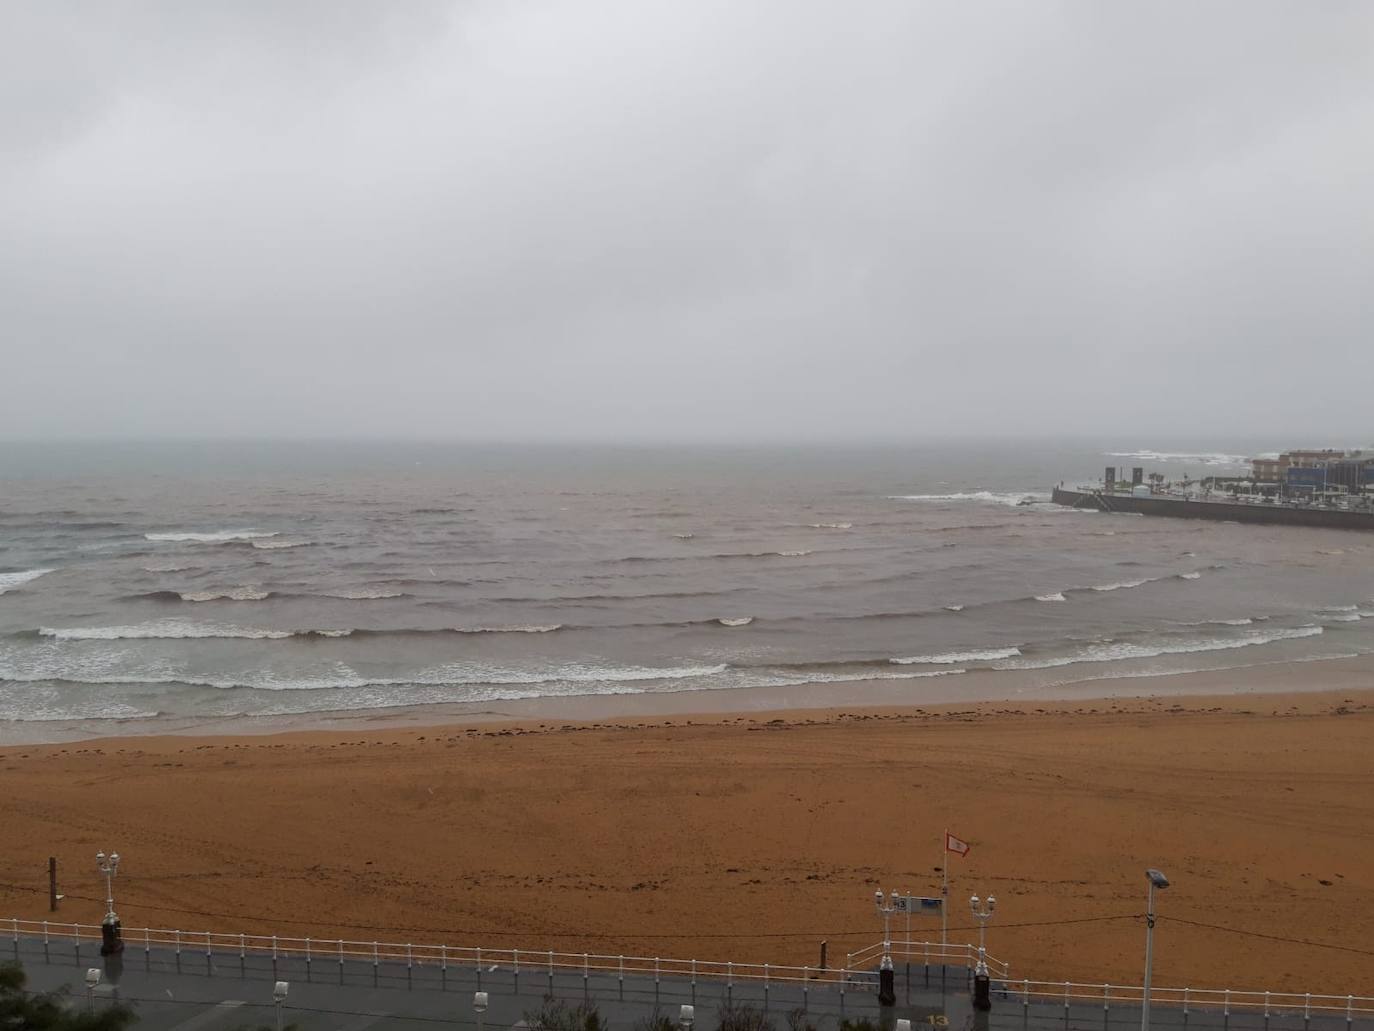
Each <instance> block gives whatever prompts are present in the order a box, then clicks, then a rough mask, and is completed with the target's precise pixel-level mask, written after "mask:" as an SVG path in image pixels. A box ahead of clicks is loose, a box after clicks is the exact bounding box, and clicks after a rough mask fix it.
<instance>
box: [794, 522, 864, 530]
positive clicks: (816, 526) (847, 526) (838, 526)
mask: <svg viewBox="0 0 1374 1031" xmlns="http://www.w3.org/2000/svg"><path fill="white" fill-rule="evenodd" d="M806 525H807V526H809V527H811V529H813V530H851V529H853V528H854V524H853V523H807V524H806Z"/></svg>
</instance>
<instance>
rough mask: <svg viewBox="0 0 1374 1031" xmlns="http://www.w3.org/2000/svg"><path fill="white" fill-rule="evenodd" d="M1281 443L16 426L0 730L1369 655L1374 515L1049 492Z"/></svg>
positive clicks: (3, 567)
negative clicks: (702, 440) (536, 438)
mask: <svg viewBox="0 0 1374 1031" xmlns="http://www.w3.org/2000/svg"><path fill="white" fill-rule="evenodd" d="M1282 444H1283V442H1260V441H1239V442H1235V441H1231V442H1209V441H1201V442H1194V444H1193V446H1192V447H1185V446H1183V445H1179V444H1174V445H1173V446H1171V447H1165V446H1164V445H1163V444H1161V443H1160V442H1158V441H1130V442H1116V443H1112V442H1106V443H1104V442H1099V441H1081V440H1079V441H1034V440H1030V441H1026V440H998V441H988V440H958V439H953V440H931V441H922V442H912V443H910V444H905V445H895V444H884V445H871V446H858V445H854V446H845V447H803V446H789V447H782V446H758V447H745V446H731V447H726V446H711V447H707V446H697V447H688V446H673V447H669V446H608V445H597V446H592V445H586V446H576V445H539V446H535V445H501V446H497V445H475V444H452V443H442V442H377V441H371V442H339V441H330V442H300V441H253V442H176V443H171V442H118V443H115V442H102V443H71V442H67V443H37V442H9V443H5V444H0V735H3V734H4V728H5V727H9V728H10V730H11V731H12V732H13V731H15V730H16V729H22V728H29V729H30V730H33V729H34V725H35V724H39V723H47V724H54V725H56V724H63V725H67V726H79V727H80V728H81V729H82V732H83V733H84V734H87V735H92V736H99V735H101V734H106V733H110V734H113V733H120V732H127V731H126V730H125V729H124V728H126V727H127V726H128V725H129V723H130V721H136V722H137V723H138V725H139V726H140V727H142V728H145V729H147V728H152V729H156V728H157V727H158V726H160V725H166V726H168V727H171V726H185V725H188V724H194V723H195V722H196V721H205V720H219V721H224V720H228V721H230V725H231V726H232V722H233V721H234V720H236V719H243V720H253V719H254V718H262V717H267V718H277V719H285V718H295V719H296V721H297V722H300V721H301V720H304V722H305V723H307V724H308V723H309V719H310V717H312V716H319V715H322V714H327V713H341V712H342V713H356V712H361V711H374V710H381V709H390V708H392V707H396V706H426V705H434V704H438V703H481V704H490V703H499V702H501V701H503V700H513V699H526V700H536V701H538V700H540V699H547V698H566V697H568V696H581V695H624V694H648V693H657V692H680V691H697V692H711V691H715V690H720V689H727V688H741V687H748V688H757V689H761V690H763V691H776V692H779V693H780V694H779V697H782V696H783V694H785V692H787V691H788V689H789V688H792V687H795V686H796V685H801V684H815V683H835V684H841V683H848V682H852V681H870V680H887V681H892V682H894V683H895V684H898V685H900V687H901V690H902V692H903V695H902V697H904V698H909V699H910V701H911V702H912V703H915V704H919V703H920V702H921V701H922V700H923V699H927V698H930V697H932V695H933V693H934V691H935V688H936V685H937V684H938V692H939V694H940V695H941V696H942V697H957V694H958V678H959V677H961V676H964V675H966V674H968V673H970V672H974V671H989V672H993V673H997V672H1005V673H1006V674H1008V677H1009V679H1008V684H1010V683H1011V682H1012V679H1011V678H1012V677H1014V678H1015V680H1016V683H1017V684H1024V683H1026V682H1027V678H1029V680H1030V682H1032V683H1034V684H1036V685H1037V686H1038V687H1040V688H1042V689H1050V690H1052V689H1053V688H1055V687H1056V686H1062V685H1071V684H1074V683H1079V682H1081V681H1085V680H1090V679H1097V678H1104V677H1108V678H1115V677H1126V678H1146V677H1152V676H1159V675H1163V674H1168V673H1175V672H1182V671H1195V670H1210V669H1219V668H1228V667H1245V666H1257V665H1264V664H1269V663H1277V662H1292V661H1307V660H1315V659H1322V658H1336V657H1346V656H1355V655H1362V654H1365V653H1368V652H1369V651H1370V650H1371V649H1374V578H1371V575H1370V574H1371V571H1374V537H1370V536H1366V535H1362V534H1360V533H1358V532H1351V531H1338V530H1323V529H1310V528H1301V527H1269V526H1248V525H1237V524H1229V523H1211V522H1194V521H1189V520H1175V519H1164V518H1150V517H1144V516H1138V515H1115V514H1103V513H1098V512H1086V511H1074V510H1069V509H1065V508H1061V507H1057V506H1055V505H1053V504H1050V503H1049V500H1048V499H1049V491H1050V489H1051V487H1052V486H1053V485H1054V484H1055V483H1058V482H1061V481H1065V482H1067V483H1070V484H1073V483H1078V482H1090V481H1093V480H1096V479H1100V478H1101V476H1102V468H1103V466H1105V465H1109V464H1110V465H1116V466H1118V467H1130V466H1132V465H1142V466H1145V467H1146V468H1147V469H1149V470H1150V471H1158V472H1162V473H1164V474H1166V475H1167V476H1170V477H1177V476H1182V475H1185V474H1186V475H1192V476H1198V475H1206V474H1211V473H1220V474H1227V473H1235V472H1237V471H1240V470H1242V469H1244V467H1245V464H1244V463H1245V460H1246V459H1247V458H1248V457H1249V456H1250V455H1253V454H1257V453H1260V452H1261V451H1273V450H1277V447H1278V446H1281V445H1282ZM702 709H703V711H709V709H710V700H709V697H708V696H705V695H704V696H703V701H702ZM221 729H223V728H222V727H221Z"/></svg>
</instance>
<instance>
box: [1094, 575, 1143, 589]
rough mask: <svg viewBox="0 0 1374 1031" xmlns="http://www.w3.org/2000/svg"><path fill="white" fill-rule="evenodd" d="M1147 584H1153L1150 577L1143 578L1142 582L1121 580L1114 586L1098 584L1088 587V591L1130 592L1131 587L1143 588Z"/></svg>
mask: <svg viewBox="0 0 1374 1031" xmlns="http://www.w3.org/2000/svg"><path fill="white" fill-rule="evenodd" d="M1148 583H1154V579H1153V578H1152V577H1148V576H1147V577H1145V579H1143V580H1122V581H1120V582H1119V583H1114V584H1099V585H1097V586H1096V587H1090V588H1089V590H1092V591H1128V590H1130V589H1131V588H1132V587H1143V586H1144V585H1145V584H1148Z"/></svg>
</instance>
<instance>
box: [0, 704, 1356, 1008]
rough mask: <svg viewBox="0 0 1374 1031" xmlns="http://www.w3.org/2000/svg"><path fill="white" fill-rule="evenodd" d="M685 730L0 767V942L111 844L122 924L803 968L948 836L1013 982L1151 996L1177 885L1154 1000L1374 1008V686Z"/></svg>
mask: <svg viewBox="0 0 1374 1031" xmlns="http://www.w3.org/2000/svg"><path fill="white" fill-rule="evenodd" d="M690 719H691V722H690V723H688V722H687V719H685V718H682V717H674V718H673V719H671V720H664V721H658V722H652V721H651V722H633V721H631V722H626V721H620V722H618V723H613V722H603V723H597V724H567V725H553V724H547V723H546V724H545V725H543V726H542V727H541V726H540V725H538V724H526V725H524V726H517V727H507V728H500V727H493V726H492V725H490V724H487V725H483V726H480V727H468V728H464V727H447V728H431V729H407V730H404V731H396V730H392V731H367V732H354V733H352V734H339V733H335V732H328V733H294V734H288V735H281V736H277V737H255V738H216V739H192V738H173V737H167V738H149V739H131V740H122V741H109V740H106V741H101V742H97V743H91V744H75V745H73V744H68V745H51V746H17V747H13V748H7V749H4V750H0V882H2V884H3V886H0V918H3V917H5V916H10V915H15V916H19V917H28V918H34V919H42V918H45V917H46V916H47V912H46V910H47V905H46V862H47V857H48V856H49V855H55V856H57V857H58V860H59V863H60V869H61V877H62V889H63V890H64V891H66V892H67V893H68V895H69V896H72V897H69V898H68V900H67V901H66V902H64V903H63V905H62V910H61V918H63V919H68V920H82V921H85V922H91V923H94V922H97V921H98V920H99V918H100V916H101V913H102V912H103V909H102V906H101V904H100V903H99V902H98V901H97V899H98V898H100V897H101V896H102V894H103V892H102V891H101V885H100V883H99V881H98V880H97V878H96V876H95V874H94V870H93V866H94V864H93V859H92V857H93V855H94V853H95V852H96V851H97V849H106V850H110V849H117V850H118V851H120V852H121V853H122V854H123V856H124V862H123V866H122V867H121V870H120V874H119V878H118V882H117V889H116V897H117V900H118V909H119V911H120V914H121V916H122V917H123V919H124V922H125V924H126V925H127V926H130V927H133V926H143V925H145V924H151V925H152V926H162V927H179V928H183V929H212V930H217V931H226V932H228V931H240V930H242V931H248V932H253V931H265V932H269V933H270V932H278V933H282V934H288V933H295V934H298V935H300V936H306V935H310V936H313V937H316V938H319V937H333V936H336V935H343V936H345V937H350V938H359V939H366V940H371V939H372V938H381V939H382V940H388V939H390V940H394V941H406V940H414V941H421V940H427V941H434V942H438V941H445V942H448V943H450V944H458V945H482V946H492V947H495V946H498V945H499V946H505V947H509V946H512V945H515V946H520V947H530V948H546V947H554V948H560V949H565V950H568V951H582V950H584V949H585V950H591V951H601V952H606V953H612V954H614V953H620V952H625V953H635V952H639V953H642V954H644V955H655V954H659V955H664V956H679V957H694V956H695V957H698V958H703V959H720V960H724V959H736V960H757V961H764V960H767V961H771V962H792V963H797V964H802V963H815V962H816V958H817V954H818V947H819V942H820V940H821V939H822V938H828V939H829V942H830V956H831V959H832V961H834V960H835V958H836V957H842V956H843V955H844V953H845V951H846V950H847V949H852V948H857V947H859V946H861V945H864V944H868V943H870V942H873V941H875V940H877V939H878V938H879V937H880V933H879V928H880V924H879V922H878V920H877V918H876V917H875V915H874V913H873V909H872V895H873V891H874V889H875V888H878V887H881V888H883V889H888V888H898V889H902V890H905V891H909V892H914V893H920V894H935V893H938V884H939V880H938V874H937V873H936V872H935V868H936V867H937V865H938V864H939V862H940V860H941V854H940V851H939V849H940V840H941V832H942V830H943V828H945V827H946V826H948V827H949V828H951V829H952V830H953V831H955V832H956V833H957V834H959V835H960V836H962V837H964V838H965V839H967V840H969V841H970V842H972V843H973V850H972V852H971V854H970V855H969V856H968V857H967V858H965V859H958V858H953V859H952V863H951V873H952V887H951V897H952V902H953V905H952V906H951V920H950V924H951V927H952V928H957V929H958V930H957V932H955V933H954V934H953V935H952V937H956V938H958V939H960V940H970V939H972V938H973V937H974V934H975V932H973V931H972V930H971V929H969V925H970V924H971V923H972V921H971V920H970V919H968V917H967V916H966V913H967V908H966V907H967V902H966V900H967V898H968V896H969V894H970V893H972V892H975V891H976V892H978V893H980V894H986V893H988V892H992V893H995V894H996V895H997V897H998V902H999V905H998V910H997V915H996V918H995V920H994V922H993V924H992V925H991V928H990V932H989V952H991V953H992V954H993V955H995V956H997V957H999V958H1003V959H1006V960H1008V961H1010V963H1011V965H1012V972H1013V976H1029V977H1041V978H1045V979H1055V980H1060V979H1075V980H1086V981H1092V982H1099V981H1107V980H1110V981H1112V982H1113V983H1125V984H1137V983H1139V979H1140V973H1141V963H1142V951H1143V943H1144V925H1143V921H1142V920H1141V919H1140V918H1139V916H1138V914H1140V913H1141V911H1142V910H1143V908H1144V906H1143V903H1144V895H1145V878H1144V876H1143V870H1144V868H1145V867H1146V866H1159V867H1161V868H1163V869H1164V870H1165V871H1166V872H1167V873H1168V875H1169V876H1170V877H1171V878H1172V879H1173V882H1174V886H1173V887H1171V888H1170V889H1168V891H1166V892H1165V893H1164V894H1163V895H1162V896H1161V899H1160V906H1159V909H1160V914H1161V920H1160V923H1159V926H1158V929H1157V932H1156V946H1157V947H1156V983H1157V984H1166V985H1168V984H1189V985H1194V986H1202V987H1233V988H1270V989H1275V990H1279V989H1288V990H1312V991H1318V990H1322V991H1331V992H1339V993H1342V994H1343V993H1346V992H1353V993H1355V994H1360V993H1362V992H1363V993H1364V994H1374V973H1371V972H1372V971H1374V962H1371V960H1372V959H1374V791H1371V787H1374V777H1372V776H1371V774H1374V758H1372V757H1371V744H1374V696H1371V695H1369V694H1367V693H1363V692H1351V691H1344V692H1341V693H1338V694H1329V693H1328V694H1300V695H1284V696H1280V695H1267V696H1249V697H1235V696H1232V697H1218V698H1191V699H1167V700H1158V701H1151V700H1126V699H1117V700H1115V701H1102V702H1082V701H1080V702H1073V703H1060V704H1054V703H1030V704H1028V705H1026V706H1024V707H1021V708H1018V707H1016V706H1014V705H1012V704H1010V703H988V704H983V705H979V706H976V707H972V708H968V707H965V708H963V709H959V708H957V707H956V708H949V707H946V708H933V707H932V708H927V709H925V710H913V709H905V710H898V711H887V712H879V711H872V710H855V711H854V712H852V713H849V714H844V713H839V712H834V711H830V712H803V713H788V714H776V715H775V714H769V715H765V716H761V717H757V718H750V717H740V716H734V715H731V716H728V717H717V718H711V717H694V718H690ZM78 896H84V897H78ZM1103 917H1106V918H1109V919H1102V920H1100V919H1096V918H1103ZM1113 917H1121V918H1119V919H1110V918H1113ZM1180 920H1190V921H1197V922H1201V923H1207V924H1217V925H1224V926H1226V927H1231V928H1237V929H1241V930H1244V931H1249V932H1254V933H1258V934H1268V935H1274V936H1277V937H1280V938H1296V939H1309V940H1311V941H1313V942H1321V943H1328V944H1331V945H1339V946H1344V947H1345V948H1346V949H1354V950H1360V951H1343V950H1341V949H1333V948H1322V947H1317V946H1315V945H1300V944H1293V943H1288V942H1284V941H1278V940H1270V939H1266V938H1261V937H1255V936H1253V935H1242V934H1237V933H1233V932H1229V931H1221V930H1211V929H1207V928H1204V927H1198V926H1194V925H1192V924H1186V923H1181V922H1179V921H1180ZM1064 921H1079V922H1064ZM916 926H917V929H918V933H921V934H922V935H923V936H931V937H936V938H938V933H939V932H938V920H934V919H931V918H924V919H918V921H917V925H916ZM383 928H385V929H387V930H384V929H383ZM389 929H394V930H389ZM426 929H427V930H426Z"/></svg>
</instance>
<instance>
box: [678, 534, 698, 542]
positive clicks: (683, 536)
mask: <svg viewBox="0 0 1374 1031" xmlns="http://www.w3.org/2000/svg"><path fill="white" fill-rule="evenodd" d="M673 536H674V537H676V538H677V539H678V540H680V541H690V540H691V539H692V538H693V537H695V536H696V534H694V533H675V534H673Z"/></svg>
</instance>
